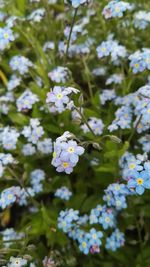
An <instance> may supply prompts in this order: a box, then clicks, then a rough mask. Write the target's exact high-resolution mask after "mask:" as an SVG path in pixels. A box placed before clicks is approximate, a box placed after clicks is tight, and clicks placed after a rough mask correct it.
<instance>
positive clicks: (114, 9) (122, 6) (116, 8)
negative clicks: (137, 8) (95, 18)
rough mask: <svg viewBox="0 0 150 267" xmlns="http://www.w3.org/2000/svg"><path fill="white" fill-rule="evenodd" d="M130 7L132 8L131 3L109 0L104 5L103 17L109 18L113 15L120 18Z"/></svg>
mask: <svg viewBox="0 0 150 267" xmlns="http://www.w3.org/2000/svg"><path fill="white" fill-rule="evenodd" d="M132 9H133V5H132V4H129V3H127V2H124V1H118V0H113V1H110V2H109V3H108V5H107V6H105V7H104V9H103V12H102V13H103V15H104V17H105V19H110V18H115V17H119V18H121V17H122V16H123V13H124V12H125V11H126V10H132Z"/></svg>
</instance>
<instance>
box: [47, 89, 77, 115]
mask: <svg viewBox="0 0 150 267" xmlns="http://www.w3.org/2000/svg"><path fill="white" fill-rule="evenodd" d="M78 92H79V90H78V89H75V88H73V87H62V86H54V88H53V90H51V91H50V92H49V93H48V94H47V99H46V103H47V104H48V105H49V107H50V111H52V112H59V113H61V112H63V111H64V110H66V109H72V108H73V107H74V102H73V101H72V99H71V94H72V93H74V94H77V93H78Z"/></svg>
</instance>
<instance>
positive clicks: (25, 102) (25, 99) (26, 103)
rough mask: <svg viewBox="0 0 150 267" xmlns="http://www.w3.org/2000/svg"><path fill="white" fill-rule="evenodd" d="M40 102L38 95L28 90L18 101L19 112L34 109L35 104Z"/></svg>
mask: <svg viewBox="0 0 150 267" xmlns="http://www.w3.org/2000/svg"><path fill="white" fill-rule="evenodd" d="M38 101H39V98H38V97H37V95H35V94H33V93H32V92H31V91H30V90H29V89H26V90H25V91H24V93H23V94H22V95H21V96H20V97H19V98H18V99H17V101H16V105H17V109H18V111H26V110H29V109H32V106H33V104H35V103H36V102H38Z"/></svg>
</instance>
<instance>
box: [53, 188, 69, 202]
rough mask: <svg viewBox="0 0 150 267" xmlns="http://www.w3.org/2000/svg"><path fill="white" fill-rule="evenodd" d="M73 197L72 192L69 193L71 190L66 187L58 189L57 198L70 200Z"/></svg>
mask: <svg viewBox="0 0 150 267" xmlns="http://www.w3.org/2000/svg"><path fill="white" fill-rule="evenodd" d="M71 196H72V192H71V191H69V189H68V188H67V187H66V186H62V187H61V188H58V189H57V190H56V192H55V197H58V198H60V199H64V200H69V199H70V197H71Z"/></svg>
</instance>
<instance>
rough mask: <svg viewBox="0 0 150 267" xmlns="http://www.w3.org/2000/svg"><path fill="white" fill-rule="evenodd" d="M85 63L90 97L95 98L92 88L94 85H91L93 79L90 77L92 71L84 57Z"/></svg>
mask: <svg viewBox="0 0 150 267" xmlns="http://www.w3.org/2000/svg"><path fill="white" fill-rule="evenodd" d="M83 65H84V68H85V74H86V78H87V84H88V89H89V95H90V98H91V99H93V90H92V85H91V81H90V77H89V75H90V71H89V68H88V65H87V63H86V60H85V59H84V58H83Z"/></svg>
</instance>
